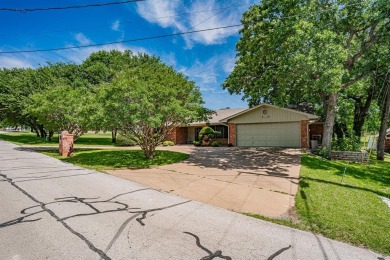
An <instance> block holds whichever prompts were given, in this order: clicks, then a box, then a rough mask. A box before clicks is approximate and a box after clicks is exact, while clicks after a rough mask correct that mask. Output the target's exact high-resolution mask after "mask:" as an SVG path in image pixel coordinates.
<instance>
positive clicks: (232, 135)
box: [229, 123, 236, 146]
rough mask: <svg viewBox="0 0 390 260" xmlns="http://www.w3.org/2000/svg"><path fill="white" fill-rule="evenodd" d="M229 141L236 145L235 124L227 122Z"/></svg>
mask: <svg viewBox="0 0 390 260" xmlns="http://www.w3.org/2000/svg"><path fill="white" fill-rule="evenodd" d="M229 143H231V144H233V146H236V124H234V123H229Z"/></svg>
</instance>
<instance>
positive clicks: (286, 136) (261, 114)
mask: <svg viewBox="0 0 390 260" xmlns="http://www.w3.org/2000/svg"><path fill="white" fill-rule="evenodd" d="M318 119H319V117H318V116H316V115H313V114H309V113H304V112H299V111H296V110H292V109H287V108H281V107H277V106H274V105H270V104H261V105H258V106H256V107H253V108H247V109H245V108H237V109H229V108H226V109H219V110H216V114H215V115H214V116H213V117H212V118H211V119H210V121H209V122H192V123H190V124H188V125H186V126H180V127H176V128H175V129H174V131H173V132H172V134H171V135H170V136H169V137H168V138H167V139H168V140H170V141H173V142H174V143H175V144H186V143H192V142H193V141H196V140H198V134H199V131H200V130H201V129H202V127H204V126H206V125H207V124H209V125H210V126H211V127H212V128H214V129H215V130H217V131H220V132H221V136H219V137H218V139H217V141H220V142H222V143H223V144H228V143H230V144H232V145H233V146H241V147H251V146H265V147H296V148H308V147H309V139H317V140H319V141H321V139H322V131H323V125H322V123H318V122H316V121H317V120H318Z"/></svg>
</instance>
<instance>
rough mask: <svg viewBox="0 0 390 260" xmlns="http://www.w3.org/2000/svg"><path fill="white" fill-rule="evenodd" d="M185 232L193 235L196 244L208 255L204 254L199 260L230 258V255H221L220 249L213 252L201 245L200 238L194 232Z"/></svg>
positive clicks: (230, 259) (229, 259)
mask: <svg viewBox="0 0 390 260" xmlns="http://www.w3.org/2000/svg"><path fill="white" fill-rule="evenodd" d="M183 233H185V234H188V235H190V236H193V237H194V238H195V240H196V245H197V246H198V247H199V248H200V249H202V250H203V251H205V252H207V253H208V254H209V255H208V256H205V257H202V258H201V260H212V259H214V258H216V257H218V258H221V259H227V260H232V258H231V257H230V256H224V255H222V251H221V250H217V251H215V252H214V253H213V252H211V250H209V249H207V248H206V247H204V246H202V244H201V243H200V239H199V237H198V236H197V235H195V234H192V233H190V232H183Z"/></svg>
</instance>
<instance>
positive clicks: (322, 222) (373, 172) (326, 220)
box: [247, 155, 390, 255]
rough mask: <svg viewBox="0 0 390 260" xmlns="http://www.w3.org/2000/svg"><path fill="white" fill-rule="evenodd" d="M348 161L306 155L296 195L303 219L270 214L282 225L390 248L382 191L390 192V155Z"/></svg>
mask: <svg viewBox="0 0 390 260" xmlns="http://www.w3.org/2000/svg"><path fill="white" fill-rule="evenodd" d="M346 165H347V163H346V162H343V161H328V160H323V159H320V158H317V157H313V156H309V155H304V156H302V166H301V173H300V175H301V178H300V182H299V190H298V193H297V196H296V200H295V202H296V213H297V215H298V220H283V219H269V218H264V217H261V216H258V215H251V214H247V215H251V216H254V217H258V218H262V219H265V220H269V221H272V222H276V223H279V224H283V225H288V226H291V227H295V228H300V229H304V230H309V231H313V232H315V233H320V234H323V235H324V236H327V237H329V238H333V239H336V240H339V241H344V242H348V243H351V244H354V245H357V246H362V247H367V248H370V249H372V250H374V251H376V252H379V253H383V254H386V255H389V254H390V208H389V207H388V206H387V205H386V204H385V203H384V202H383V201H382V200H381V199H380V198H379V196H383V197H387V198H390V158H389V157H387V158H386V160H385V161H384V162H381V161H377V160H375V159H374V156H373V157H372V159H371V161H370V164H369V165H367V164H363V165H361V164H358V163H352V164H349V165H348V168H347V171H346V174H345V176H344V180H343V182H341V178H342V174H343V171H344V169H345V166H346Z"/></svg>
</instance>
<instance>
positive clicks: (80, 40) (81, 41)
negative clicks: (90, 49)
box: [74, 33, 93, 45]
mask: <svg viewBox="0 0 390 260" xmlns="http://www.w3.org/2000/svg"><path fill="white" fill-rule="evenodd" d="M74 38H75V39H76V41H77V42H78V44H79V45H89V44H91V43H93V41H91V40H90V39H89V38H87V37H86V36H85V35H84V34H83V33H77V34H76V35H75V36H74Z"/></svg>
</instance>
